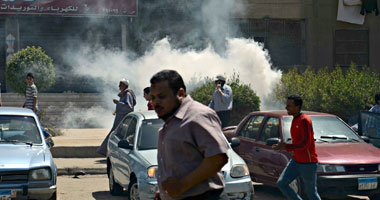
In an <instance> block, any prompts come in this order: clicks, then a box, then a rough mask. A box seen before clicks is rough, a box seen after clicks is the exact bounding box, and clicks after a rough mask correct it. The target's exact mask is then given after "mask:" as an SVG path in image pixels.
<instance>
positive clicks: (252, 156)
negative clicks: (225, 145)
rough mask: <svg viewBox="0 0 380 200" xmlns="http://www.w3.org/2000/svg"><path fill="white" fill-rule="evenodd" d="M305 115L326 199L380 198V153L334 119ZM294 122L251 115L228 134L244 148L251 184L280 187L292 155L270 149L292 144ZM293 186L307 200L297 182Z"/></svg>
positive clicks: (269, 114) (277, 115) (282, 115)
mask: <svg viewBox="0 0 380 200" xmlns="http://www.w3.org/2000/svg"><path fill="white" fill-rule="evenodd" d="M304 113H305V114H307V115H309V116H310V119H311V120H312V123H313V130H314V138H315V140H316V149H317V153H318V160H319V165H318V170H317V187H318V192H319V194H320V195H321V196H322V197H325V198H345V197H346V195H348V194H352V195H364V196H369V197H370V198H371V199H380V188H379V186H378V185H379V181H380V179H379V178H380V156H379V155H380V149H378V148H376V147H374V146H372V145H370V144H367V143H366V142H364V141H363V139H362V138H361V137H360V136H359V135H357V134H356V133H355V132H354V131H353V130H352V129H351V128H350V127H349V126H348V125H347V124H346V123H344V122H343V121H342V120H341V119H340V118H338V117H337V116H335V115H331V114H324V113H316V112H304ZM292 119H293V117H292V116H289V115H288V114H287V111H285V110H283V111H265V112H252V113H250V114H248V115H247V116H246V117H245V118H244V119H243V120H242V121H241V122H240V123H239V125H238V126H237V127H227V128H226V129H225V131H224V133H225V135H226V137H227V138H229V139H231V138H238V139H240V146H238V147H235V148H234V150H235V151H236V152H237V153H238V154H239V155H240V156H241V157H242V158H243V159H244V160H245V161H246V163H247V165H248V168H249V171H250V174H251V178H252V180H253V181H257V182H262V183H264V184H267V185H271V186H276V182H277V179H278V178H279V176H280V175H281V173H282V171H283V169H284V168H285V166H286V164H287V163H288V161H289V160H290V158H291V154H290V153H288V152H285V151H276V150H273V149H272V148H271V146H272V145H273V144H276V143H277V142H278V141H280V140H282V141H285V142H286V143H291V142H292V141H291V136H290V126H291V122H292ZM291 187H293V189H295V191H296V192H297V193H299V194H301V195H303V192H302V191H303V190H304V188H302V184H300V180H299V179H296V180H295V181H294V182H292V183H291Z"/></svg>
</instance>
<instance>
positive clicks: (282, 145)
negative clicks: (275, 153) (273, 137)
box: [272, 142, 286, 150]
mask: <svg viewBox="0 0 380 200" xmlns="http://www.w3.org/2000/svg"><path fill="white" fill-rule="evenodd" d="M272 149H274V150H286V143H284V142H279V143H277V144H274V145H272Z"/></svg>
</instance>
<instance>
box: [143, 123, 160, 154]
mask: <svg viewBox="0 0 380 200" xmlns="http://www.w3.org/2000/svg"><path fill="white" fill-rule="evenodd" d="M163 123H164V122H163V121H162V120H160V119H148V120H143V121H142V125H141V129H140V134H139V138H138V141H137V148H138V149H139V150H148V149H157V140H158V130H159V129H160V128H161V127H162V125H163Z"/></svg>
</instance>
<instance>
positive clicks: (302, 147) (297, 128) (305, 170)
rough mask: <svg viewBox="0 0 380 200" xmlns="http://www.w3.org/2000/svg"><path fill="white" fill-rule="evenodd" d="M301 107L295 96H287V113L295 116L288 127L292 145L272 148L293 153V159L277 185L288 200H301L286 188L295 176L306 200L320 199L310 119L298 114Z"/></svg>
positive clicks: (316, 159)
mask: <svg viewBox="0 0 380 200" xmlns="http://www.w3.org/2000/svg"><path fill="white" fill-rule="evenodd" d="M301 107H302V99H301V97H299V96H296V95H293V96H289V97H288V100H287V102H286V110H287V111H288V114H289V115H293V117H294V118H293V121H292V126H291V128H290V134H291V137H292V144H286V143H284V142H279V143H278V144H275V145H273V146H272V147H273V149H276V150H286V151H288V152H293V158H292V159H291V160H290V161H289V163H288V165H287V166H286V167H285V169H284V171H283V172H282V174H281V176H280V178H278V181H277V186H278V187H279V189H280V190H281V192H282V193H283V194H284V195H285V196H286V198H287V199H292V200H293V199H302V198H301V197H300V196H299V195H298V194H297V193H296V192H295V191H294V190H293V189H292V188H291V187H290V186H289V184H290V183H291V182H293V181H294V180H295V179H296V178H297V177H300V179H301V180H302V183H303V184H304V187H303V189H305V192H306V195H307V197H308V198H309V199H310V200H320V199H321V197H319V195H318V192H317V186H316V183H317V166H318V155H317V151H316V149H315V142H314V131H313V125H312V123H311V120H310V118H309V117H308V116H307V115H305V114H303V113H301Z"/></svg>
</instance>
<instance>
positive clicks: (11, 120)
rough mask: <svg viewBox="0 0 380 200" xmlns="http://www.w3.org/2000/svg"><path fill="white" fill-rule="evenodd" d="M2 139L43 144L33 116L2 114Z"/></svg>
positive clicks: (0, 128)
mask: <svg viewBox="0 0 380 200" xmlns="http://www.w3.org/2000/svg"><path fill="white" fill-rule="evenodd" d="M0 141H2V143H3V142H7V141H8V142H9V141H13V142H31V143H33V144H41V143H42V139H41V134H40V131H39V129H38V126H37V124H36V121H35V120H34V118H33V117H27V116H8V115H7V116H0Z"/></svg>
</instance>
